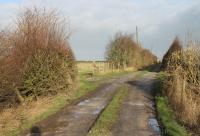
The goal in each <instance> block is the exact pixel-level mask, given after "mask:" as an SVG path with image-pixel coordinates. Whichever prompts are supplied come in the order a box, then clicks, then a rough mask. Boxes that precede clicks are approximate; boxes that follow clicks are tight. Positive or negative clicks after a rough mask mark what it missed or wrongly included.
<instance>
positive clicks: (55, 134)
mask: <svg viewBox="0 0 200 136" xmlns="http://www.w3.org/2000/svg"><path fill="white" fill-rule="evenodd" d="M138 73H139V72H135V73H134V74H129V75H126V76H122V77H120V78H117V79H114V80H113V81H112V82H108V81H107V82H108V84H106V85H104V86H103V87H101V88H99V89H97V90H96V91H95V92H94V93H93V94H91V95H89V96H88V97H87V98H84V99H83V100H81V101H80V102H78V103H74V104H72V105H70V106H67V107H64V108H63V109H62V110H61V111H59V112H58V113H56V114H55V115H52V116H50V117H49V118H47V119H45V120H43V121H41V122H38V123H36V124H35V125H34V126H35V130H36V129H37V130H38V132H39V131H40V134H41V135H42V136H85V135H87V133H88V132H89V130H90V129H91V127H92V126H93V125H94V123H95V121H96V120H97V119H98V117H99V116H100V114H101V112H102V111H103V110H104V109H105V107H106V106H107V105H108V104H109V102H110V101H111V99H112V98H113V96H114V95H115V93H116V91H117V90H118V88H119V87H120V86H122V85H123V84H124V83H125V82H128V81H129V80H131V79H132V78H134V75H137V74H138ZM37 134H38V135H39V133H37V132H35V133H34V132H33V133H31V132H29V131H28V130H27V131H26V132H24V133H23V134H21V135H22V136H36V135H37Z"/></svg>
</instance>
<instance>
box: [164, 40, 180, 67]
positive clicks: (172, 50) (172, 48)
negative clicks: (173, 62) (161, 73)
mask: <svg viewBox="0 0 200 136" xmlns="http://www.w3.org/2000/svg"><path fill="white" fill-rule="evenodd" d="M181 50H182V45H181V43H180V41H179V39H178V37H176V38H175V40H174V41H173V43H172V45H171V46H170V48H169V49H168V51H167V52H166V54H165V55H164V56H163V60H162V65H161V68H162V69H166V68H167V66H168V65H170V64H169V59H170V58H171V57H172V54H173V53H175V52H180V51H181Z"/></svg>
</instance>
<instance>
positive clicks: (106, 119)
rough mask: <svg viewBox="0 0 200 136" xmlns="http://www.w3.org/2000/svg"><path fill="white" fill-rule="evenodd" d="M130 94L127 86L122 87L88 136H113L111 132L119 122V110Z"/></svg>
mask: <svg viewBox="0 0 200 136" xmlns="http://www.w3.org/2000/svg"><path fill="white" fill-rule="evenodd" d="M127 93H128V89H127V86H123V87H121V88H120V89H119V90H118V92H117V93H116V95H115V96H114V97H113V99H112V101H111V102H110V103H109V105H108V106H107V107H106V109H105V110H104V111H103V113H102V114H101V116H100V118H99V119H98V120H97V122H96V123H95V125H94V127H93V128H92V130H91V131H90V132H89V134H88V136H111V132H110V130H111V129H112V126H113V124H114V123H115V121H117V118H118V112H119V108H120V106H121V103H122V101H123V99H124V98H125V96H126V95H127Z"/></svg>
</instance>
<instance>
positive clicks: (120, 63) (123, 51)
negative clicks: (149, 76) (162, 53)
mask: <svg viewBox="0 0 200 136" xmlns="http://www.w3.org/2000/svg"><path fill="white" fill-rule="evenodd" d="M106 60H107V61H109V62H110V63H111V66H112V67H113V68H116V69H122V68H126V67H135V68H138V69H139V68H143V67H145V66H149V65H152V64H154V63H156V61H157V58H156V56H154V55H153V54H152V53H151V52H150V51H149V50H147V49H143V48H142V47H141V46H140V45H137V43H136V42H135V41H134V40H133V38H132V35H129V34H122V33H117V34H116V35H115V37H114V38H113V39H111V40H110V42H109V43H108V45H107V50H106Z"/></svg>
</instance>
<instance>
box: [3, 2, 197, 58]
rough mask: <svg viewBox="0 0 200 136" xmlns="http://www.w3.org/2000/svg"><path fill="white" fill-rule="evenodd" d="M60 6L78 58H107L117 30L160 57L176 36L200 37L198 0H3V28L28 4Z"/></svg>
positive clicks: (71, 43) (50, 7) (28, 5)
mask: <svg viewBox="0 0 200 136" xmlns="http://www.w3.org/2000/svg"><path fill="white" fill-rule="evenodd" d="M34 6H36V7H42V8H43V7H45V8H47V9H57V10H58V11H59V12H60V13H61V14H62V16H64V17H66V18H67V19H68V20H69V23H70V28H71V32H72V35H71V37H70V39H69V42H70V46H71V48H72V49H73V51H74V54H75V56H76V58H77V60H104V57H105V48H106V45H107V44H108V42H109V40H110V39H111V38H112V37H113V36H114V35H115V33H117V32H125V33H131V34H133V35H134V34H135V28H136V26H138V30H139V40H140V42H141V44H142V46H143V47H144V48H148V49H150V50H152V52H153V53H154V54H156V55H157V56H158V57H159V58H162V56H163V55H164V53H165V52H166V51H167V49H168V48H169V46H170V44H171V43H172V41H173V40H174V38H175V37H176V36H178V37H179V38H180V39H181V40H182V42H183V43H184V41H185V36H186V35H187V33H188V32H190V33H191V34H192V37H193V39H195V40H199V39H200V8H199V7H200V1H199V0H0V29H5V28H7V27H12V24H13V22H14V21H15V19H16V17H17V15H18V14H19V12H20V11H21V9H23V8H26V7H34Z"/></svg>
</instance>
